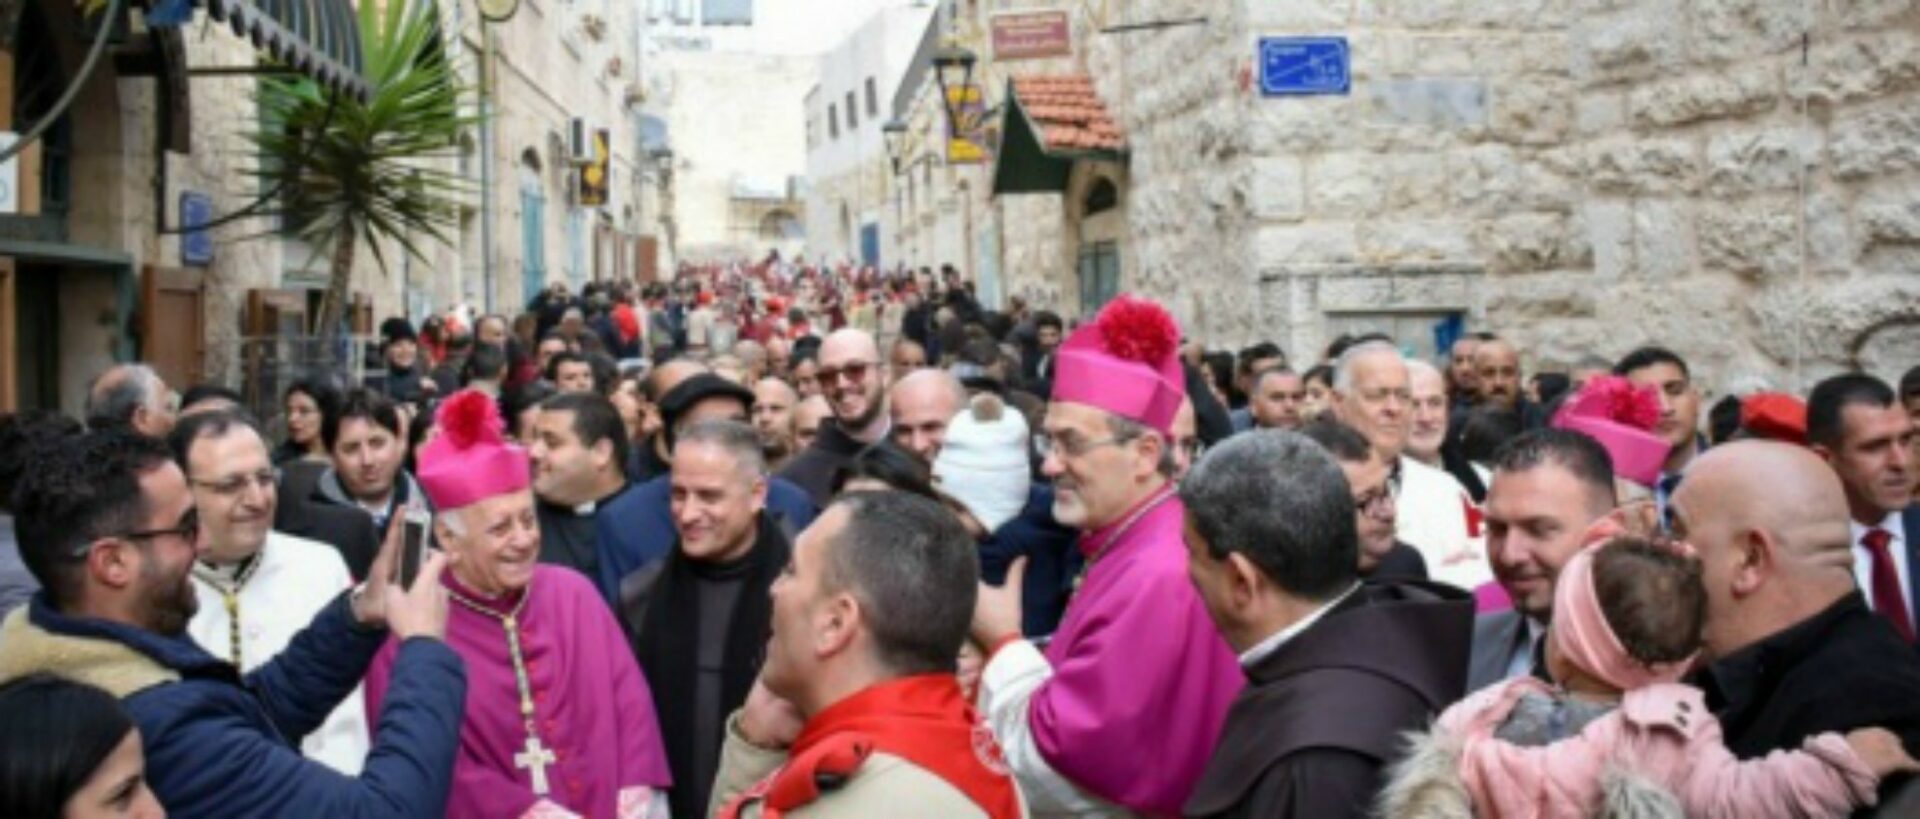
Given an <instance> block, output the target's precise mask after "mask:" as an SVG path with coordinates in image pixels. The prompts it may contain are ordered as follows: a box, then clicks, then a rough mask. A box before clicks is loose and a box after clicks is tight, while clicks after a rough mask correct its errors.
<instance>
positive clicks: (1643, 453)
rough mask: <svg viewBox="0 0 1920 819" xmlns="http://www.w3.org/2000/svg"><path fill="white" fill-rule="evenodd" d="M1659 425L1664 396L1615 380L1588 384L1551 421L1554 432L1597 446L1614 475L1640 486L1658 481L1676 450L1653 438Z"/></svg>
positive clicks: (1612, 377)
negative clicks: (1567, 433)
mask: <svg viewBox="0 0 1920 819" xmlns="http://www.w3.org/2000/svg"><path fill="white" fill-rule="evenodd" d="M1659 423H1660V396H1658V395H1656V394H1655V393H1654V391H1653V388H1652V387H1649V386H1643V385H1636V384H1634V383H1633V382H1631V381H1628V380H1627V379H1625V378H1621V377H1620V376H1617V375H1603V376H1599V377H1597V378H1594V379H1592V380H1590V381H1588V382H1587V384H1586V386H1584V387H1582V388H1580V393H1579V394H1578V395H1575V396H1573V397H1572V398H1571V399H1568V401H1567V403H1566V404H1565V405H1563V406H1561V407H1560V411H1559V412H1557V413H1554V416H1553V426H1554V427H1556V428H1558V429H1570V430H1573V431H1574V432H1582V433H1586V434H1587V435H1588V436H1589V437H1591V438H1593V439H1594V440H1596V441H1599V442H1600V445H1601V446H1602V447H1605V448H1606V450H1607V455H1608V456H1610V457H1611V458H1612V459H1613V472H1614V474H1616V475H1619V476H1620V477H1622V478H1626V479H1627V480H1630V481H1633V482H1634V483H1637V484H1640V485H1641V486H1653V485H1654V484H1655V483H1656V482H1658V481H1659V480H1660V467H1661V466H1662V465H1663V464H1665V463H1666V460H1667V454H1668V453H1669V452H1670V451H1672V449H1673V446H1672V445H1671V444H1668V443H1667V441H1666V439H1665V438H1662V437H1660V436H1659V435H1656V434H1654V432H1653V429H1654V427H1655V426H1656V425H1658V424H1659Z"/></svg>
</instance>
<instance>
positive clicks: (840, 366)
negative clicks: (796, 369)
mask: <svg viewBox="0 0 1920 819" xmlns="http://www.w3.org/2000/svg"><path fill="white" fill-rule="evenodd" d="M819 372H820V390H821V394H823V395H825V396H826V399H827V402H828V403H829V404H831V405H832V406H833V418H832V419H831V420H829V421H827V422H826V423H823V424H821V425H820V433H819V435H818V436H817V437H815V438H814V440H813V445H812V446H810V447H807V448H806V450H805V451H803V452H801V453H800V454H799V456H797V457H795V458H794V459H793V460H792V461H790V462H788V464H787V466H786V468H785V469H782V470H780V477H782V478H785V479H787V480H789V481H792V482H794V483H796V484H799V485H800V488H801V489H805V490H807V494H808V495H809V496H811V497H812V499H813V503H814V505H815V506H818V507H820V508H823V509H824V508H826V506H827V504H828V502H830V501H832V500H833V476H834V474H835V473H837V472H839V471H840V467H842V466H845V465H847V464H849V463H852V462H853V456H854V455H856V454H858V453H859V452H860V450H862V449H865V448H866V447H867V446H869V445H871V444H874V443H877V442H879V441H880V440H882V439H884V438H885V437H886V436H887V430H888V429H889V419H888V415H887V400H886V397H887V384H888V383H889V381H890V379H888V378H887V364H886V362H885V361H883V360H881V358H880V345H879V344H878V343H876V342H875V341H874V340H873V336H872V335H871V334H869V333H867V332H866V331H864V330H855V329H852V328H848V329H844V330H836V331H834V332H833V333H832V334H831V335H829V336H827V338H826V340H825V341H823V342H821V344H820V370H819Z"/></svg>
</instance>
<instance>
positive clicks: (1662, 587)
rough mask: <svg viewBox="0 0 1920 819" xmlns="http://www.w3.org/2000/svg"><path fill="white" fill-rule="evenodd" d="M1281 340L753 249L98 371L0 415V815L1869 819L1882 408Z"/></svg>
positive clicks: (1889, 521) (1891, 393) (1490, 343)
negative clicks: (503, 305)
mask: <svg viewBox="0 0 1920 819" xmlns="http://www.w3.org/2000/svg"><path fill="white" fill-rule="evenodd" d="M1300 352H1301V351H1295V353H1296V355H1298V356H1299V357H1297V358H1296V357H1293V356H1289V355H1288V353H1287V351H1285V350H1283V349H1282V348H1281V347H1280V346H1279V345H1277V344H1274V343H1260V344H1255V345H1251V346H1249V347H1246V348H1245V349H1241V350H1238V351H1235V352H1227V351H1217V350H1210V349H1208V347H1207V345H1206V344H1205V339H1200V338H1194V337H1189V336H1184V335H1183V334H1182V331H1181V328H1180V327H1179V326H1178V324H1177V323H1176V322H1175V321H1174V319H1173V318H1172V316H1171V315H1170V314H1169V313H1168V312H1167V311H1166V310H1165V309H1164V308H1162V307H1161V306H1160V305H1158V304H1155V303H1153V302H1152V301H1149V300H1145V299H1141V298H1136V297H1132V296H1125V295H1123V296H1120V297H1119V298H1117V299H1115V300H1114V301H1113V302H1111V303H1109V304H1108V305H1106V306H1105V307H1104V308H1103V309H1101V310H1100V312H1099V313H1098V314H1097V315H1092V316H1084V317H1078V319H1077V320H1074V321H1071V322H1069V321H1065V320H1063V319H1062V317H1061V316H1058V315H1055V314H1053V313H1049V312H1046V311H1043V310H1030V309H1028V307H1027V306H1026V305H1024V304H1022V303H1021V302H1020V301H1019V300H1013V301H1012V303H1011V304H1010V305H1008V307H1007V309H1005V310H992V309H986V308H984V307H983V306H982V305H981V304H980V303H979V301H978V299H977V298H976V296H975V294H974V292H973V290H972V287H971V285H970V284H969V283H968V282H966V281H965V280H964V277H963V276H961V275H960V274H959V272H958V271H955V270H953V269H951V268H946V269H943V270H941V271H939V272H938V273H937V274H936V272H935V271H933V270H927V269H921V270H901V271H893V272H887V273H882V272H878V271H874V270H871V269H864V268H832V269H829V268H818V267H806V266H801V265H793V264H787V263H784V262H782V261H781V260H779V259H778V258H770V259H768V260H766V261H764V262H761V263H758V264H733V265H715V266H706V267H684V268H682V269H681V270H680V271H678V273H677V275H676V277H675V278H674V280H673V281H672V282H669V283H655V284H647V285H644V286H636V285H634V284H632V283H625V282H622V283H615V284H612V285H610V286H599V285H590V286H588V287H587V288H585V289H584V290H583V291H582V292H580V293H577V294H576V293H572V292H570V291H569V290H568V289H567V288H565V287H563V286H555V287H554V288H551V289H549V290H547V291H545V292H543V293H542V294H541V295H540V296H539V297H538V298H536V299H535V300H534V301H533V302H532V303H531V304H529V305H527V310H526V311H525V312H523V313H521V314H519V315H516V316H512V317H508V316H504V315H475V314H474V313H473V312H472V311H469V310H463V309H453V310H448V311H446V312H444V313H439V314H435V315H433V316H429V317H427V318H426V319H425V320H424V321H423V322H422V323H421V325H420V326H419V327H418V328H416V327H414V326H413V324H412V323H411V322H409V321H407V320H405V319H398V318H396V319H393V320H390V321H388V322H386V323H385V324H383V325H382V326H381V328H380V339H379V342H378V350H377V356H376V358H375V359H374V360H376V361H377V362H378V363H377V365H375V366H374V367H373V368H372V372H370V373H368V374H366V375H364V376H362V377H358V378H349V377H347V376H346V375H345V374H342V373H335V372H314V373H311V374H309V376H308V377H306V378H303V379H301V380H299V381H297V382H295V383H293V384H292V385H290V386H288V387H287V388H286V389H285V391H284V394H283V395H281V396H280V399H281V400H280V401H279V402H278V405H277V406H275V407H271V408H265V409H266V411H264V412H262V411H260V410H261V409H263V408H258V407H254V408H249V407H247V406H245V403H246V402H245V400H244V399H243V398H242V397H241V396H240V395H239V394H236V393H235V392H233V391H231V390H228V389H224V388H221V387H217V386H209V385H192V386H188V387H187V388H186V389H185V390H184V392H179V393H176V392H175V391H174V390H173V388H172V387H170V386H169V385H168V384H166V383H165V382H164V380H163V379H162V378H161V377H160V376H159V375H158V374H157V373H156V372H155V371H154V370H152V369H151V368H149V367H147V366H144V365H141V364H123V365H118V366H115V367H113V368H112V369H110V370H108V371H107V372H105V373H102V374H100V376H99V377H98V378H96V379H95V380H94V381H93V383H92V385H91V387H90V390H89V394H88V396H87V402H86V412H85V413H84V416H85V417H84V418H71V417H67V416H64V415H61V414H58V413H52V412H20V413H16V414H12V415H9V416H5V417H4V418H0V513H4V514H0V612H7V614H6V617H5V620H4V622H3V623H0V815H5V816H8V817H55V816H70V817H81V816H96V815H98V816H106V815H126V816H141V817H151V816H161V815H165V814H166V813H171V814H173V815H176V816H195V817H201V816H212V817H218V816H236V817H257V816H327V817H346V816H441V815H445V816H455V817H566V816H584V817H623V818H624V817H649V818H650V819H663V818H664V817H673V818H674V819H682V818H683V817H706V816H718V817H726V818H727V819H733V818H734V817H777V816H783V815H792V816H824V817H893V816H903V817H904V816H912V817H983V816H984V817H995V818H996V819H1009V818H1011V817H1023V816H1069V815H1071V816H1132V815H1137V816H1197V817H1296V816H1297V817H1337V816H1386V817H1423V818H1424V817H1476V816H1477V817H1535V816H1554V817H1558V816H1620V817H1664V816H1706V817H1756V816H1795V817H1799V816H1806V817H1816V816H1848V815H1872V812H1873V811H1875V810H1878V811H1879V812H1880V815H1883V816H1916V815H1920V788H1909V787H1908V785H1909V782H1910V780H1911V777H1912V775H1913V774H1914V773H1916V772H1920V762H1916V761H1915V759H1914V758H1913V757H1912V756H1910V755H1909V754H1910V753H1912V752H1913V751H1914V750H1915V749H1920V654H1916V648H1915V634H1916V621H1915V614H1916V612H1917V611H1920V596H1916V592H1917V591H1920V588H1917V587H1916V582H1915V581H1916V579H1917V578H1916V576H1915V574H1914V573H1915V572H1916V571H1920V471H1917V470H1916V466H1915V465H1916V463H1917V462H1920V436H1917V435H1916V423H1920V367H1916V368H1915V369H1913V370H1911V371H1909V372H1907V373H1906V374H1905V375H1904V377H1903V378H1902V379H1901V380H1900V383H1899V384H1898V385H1891V384H1888V383H1886V382H1883V381H1881V380H1879V379H1877V378H1875V377H1873V376H1871V375H1867V374H1864V373H1845V374H1840V375H1835V376H1833V377H1831V378H1827V379H1825V380H1823V381H1821V382H1820V383H1819V384H1818V385H1816V386H1815V387H1814V388H1813V389H1812V390H1811V391H1809V392H1808V393H1807V394H1806V395H1804V396H1797V395H1791V394H1787V393H1784V392H1758V393H1751V394H1745V395H1727V396H1724V397H1720V398H1719V399H1718V400H1717V402H1716V403H1714V404H1713V405H1712V406H1711V407H1709V408H1705V409H1704V411H1703V404H1704V403H1705V401H1704V398H1703V394H1704V392H1705V391H1704V389H1703V387H1702V385H1700V384H1698V383H1696V381H1695V379H1694V376H1693V373H1692V371H1691V370H1690V369H1689V367H1688V362H1687V361H1686V359H1685V358H1684V357H1683V356H1682V355H1681V354H1680V353H1678V352H1676V351H1672V350H1668V349H1664V348H1661V347H1657V346H1648V347H1642V348H1640V349H1636V350H1633V351H1632V352H1630V353H1628V354H1627V355H1625V356H1623V357H1621V358H1619V359H1617V360H1604V359H1601V358H1598V357H1595V358H1591V359H1588V360H1584V361H1579V362H1571V363H1569V364H1568V365H1567V366H1566V367H1565V368H1564V369H1565V371H1564V372H1561V371H1555V370H1557V369H1559V368H1558V367H1557V366H1555V367H1540V366H1536V369H1539V370H1543V371H1538V372H1531V373H1529V372H1527V371H1526V368H1525V366H1524V363H1525V362H1528V361H1529V356H1528V355H1526V351H1525V350H1523V349H1522V348H1521V347H1520V346H1519V345H1517V344H1516V343H1515V342H1514V341H1512V340H1509V339H1505V338H1502V337H1500V336H1498V335H1495V334H1491V333H1476V334H1469V335H1466V336H1464V337H1462V338H1459V339H1457V340H1456V341H1454V342H1453V343H1452V344H1451V346H1450V347H1448V348H1447V349H1445V350H1444V351H1443V354H1442V355H1441V356H1439V357H1438V359H1437V360H1433V361H1427V360H1422V359H1420V358H1418V357H1414V356H1410V355H1409V354H1408V353H1407V352H1405V351H1404V350H1403V349H1402V348H1401V347H1400V346H1398V345H1397V344H1396V343H1395V341H1394V340H1393V339H1391V338H1388V337H1386V336H1384V335H1363V336H1357V337H1342V338H1341V339H1339V340H1337V341H1336V342H1334V343H1333V344H1332V345H1330V346H1329V348H1328V349H1326V350H1321V351H1312V352H1311V353H1308V354H1304V355H1300ZM1536 365H1537V362H1536Z"/></svg>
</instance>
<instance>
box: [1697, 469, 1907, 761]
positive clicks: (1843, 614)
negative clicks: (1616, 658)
mask: <svg viewBox="0 0 1920 819" xmlns="http://www.w3.org/2000/svg"><path fill="white" fill-rule="evenodd" d="M1686 474H1687V477H1686V480H1685V481H1682V482H1681V483H1680V486H1679V488H1678V489H1676V490H1675V492H1674V495H1673V499H1672V503H1671V511H1672V513H1673V514H1672V527H1673V533H1674V535H1675V536H1677V537H1681V538H1683V539H1685V540H1686V541H1687V542H1689V543H1692V544H1693V546H1694V548H1695V549H1697V550H1699V552H1700V563H1701V576H1702V580H1703V581H1704V582H1705V584H1706V587H1707V624H1706V633H1705V647H1704V650H1703V652H1702V658H1703V660H1704V661H1706V662H1708V663H1709V664H1708V665H1705V666H1704V667H1703V668H1702V669H1701V670H1700V671H1699V672H1698V673H1697V674H1696V679H1695V682H1696V683H1697V684H1699V686H1700V687H1701V688H1702V689H1704V690H1705V691H1706V693H1707V705H1708V707H1710V708H1712V709H1713V710H1714V713H1715V714H1716V715H1717V716H1718V717H1719V718H1720V724H1721V727H1722V728H1723V729H1724V731H1725V732H1726V742H1727V748H1729V749H1730V750H1732V751H1733V752H1734V753H1735V754H1736V755H1738V756H1740V757H1742V758H1752V757H1757V756H1761V755H1764V754H1766V753H1768V752H1770V751H1774V750H1779V749H1788V748H1797V747H1799V746H1800V744H1801V743H1802V742H1804V741H1805V740H1806V739H1807V738H1808V737H1811V736H1814V735H1816V734H1820V733H1824V732H1827V731H1847V730H1851V729H1854V728H1860V727H1863V726H1869V725H1879V726H1884V727H1886V728H1889V729H1891V730H1892V731H1893V732H1894V733H1896V734H1899V735H1900V737H1901V739H1902V740H1903V741H1904V742H1905V744H1906V747H1907V749H1908V750H1909V751H1912V750H1914V749H1917V748H1920V655H1916V654H1915V653H1914V650H1913V648H1912V647H1911V646H1909V645H1907V644H1906V643H1905V642H1903V641H1901V639H1900V637H1899V635H1898V634H1896V633H1895V632H1894V630H1893V626H1892V625H1890V624H1888V622H1887V621H1886V620H1884V619H1882V618H1880V617H1878V616H1876V615H1875V614H1874V613H1873V611H1872V610H1871V609H1869V608H1867V604H1866V600H1865V599H1864V598H1863V597H1862V596H1861V594H1860V591H1859V589H1858V588H1857V587H1856V586H1855V584H1854V579H1853V556H1852V553H1851V551H1850V546H1849V544H1848V529H1847V499H1846V493H1845V490H1843V489H1842V488H1841V485H1840V479H1839V478H1837V477H1835V476H1834V474H1833V470H1831V469H1829V468H1828V467H1827V465H1826V464H1825V463H1823V462H1821V460H1820V459H1819V458H1818V457H1816V456H1815V455H1813V453H1811V452H1809V451H1807V450H1806V449H1804V448H1801V447H1798V446H1794V445H1791V444H1783V443H1776V442H1771V441H1738V442H1735V443H1731V444H1727V445H1725V446H1721V447H1717V448H1715V449H1712V450H1709V451H1707V452H1706V453H1705V454H1703V455H1702V456H1700V457H1699V458H1698V459H1697V460H1695V461H1694V463H1693V464H1692V466H1690V467H1689V468H1688V469H1687V473H1686ZM1881 795H1882V797H1883V798H1885V797H1886V796H1888V791H1887V790H1886V789H1885V788H1883V789H1882V792H1881Z"/></svg>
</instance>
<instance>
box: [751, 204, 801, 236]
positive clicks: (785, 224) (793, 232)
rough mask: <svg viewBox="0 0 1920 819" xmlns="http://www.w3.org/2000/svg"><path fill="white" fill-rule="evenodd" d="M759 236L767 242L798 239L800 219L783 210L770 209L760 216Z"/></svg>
mask: <svg viewBox="0 0 1920 819" xmlns="http://www.w3.org/2000/svg"><path fill="white" fill-rule="evenodd" d="M759 234H760V238H761V239H762V240H764V241H768V242H781V241H785V240H788V239H798V238H800V235H801V228H800V220H799V219H796V218H794V216H793V214H792V213H789V212H787V211H785V210H778V209H776V210H770V211H767V215H765V216H762V217H760V230H759Z"/></svg>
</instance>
